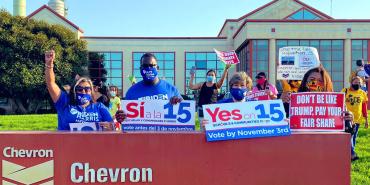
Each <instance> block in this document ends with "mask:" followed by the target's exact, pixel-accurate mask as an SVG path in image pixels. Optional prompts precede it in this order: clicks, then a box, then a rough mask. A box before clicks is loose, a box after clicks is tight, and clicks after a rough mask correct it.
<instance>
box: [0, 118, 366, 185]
mask: <svg viewBox="0 0 370 185" xmlns="http://www.w3.org/2000/svg"><path fill="white" fill-rule="evenodd" d="M197 127H199V122H197ZM56 128H57V115H56V114H39V115H10V116H0V130H43V131H45V130H51V131H54V130H56ZM356 152H357V154H358V155H359V156H360V159H359V160H357V161H355V162H353V163H352V174H351V175H352V177H351V178H352V184H353V185H365V184H370V128H369V129H368V130H365V129H364V128H363V127H361V128H360V131H359V137H358V139H357V145H356ZM338 178H340V177H338Z"/></svg>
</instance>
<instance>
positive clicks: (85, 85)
mask: <svg viewBox="0 0 370 185" xmlns="http://www.w3.org/2000/svg"><path fill="white" fill-rule="evenodd" d="M54 60H55V52H54V50H51V51H48V52H46V53H45V80H46V85H47V88H48V91H49V94H50V96H51V99H52V100H53V102H54V103H55V108H56V110H57V112H58V130H64V131H65V130H71V127H70V125H71V124H80V125H82V123H94V125H95V123H98V126H99V127H101V128H102V130H113V129H114V128H113V123H112V121H113V120H112V117H111V116H110V114H109V111H108V109H107V108H106V107H105V106H104V105H103V104H102V103H94V102H93V99H92V95H93V92H92V88H93V84H92V82H91V80H90V79H88V78H84V77H81V78H79V79H78V80H77V81H76V83H75V84H74V85H72V86H71V90H70V93H69V95H68V94H67V93H66V92H64V91H61V89H60V88H59V87H58V85H57V84H56V83H55V74H54V71H53V69H54ZM95 127H96V126H95ZM95 129H96V130H97V128H95ZM89 130H90V129H89ZM92 130H93V129H92Z"/></svg>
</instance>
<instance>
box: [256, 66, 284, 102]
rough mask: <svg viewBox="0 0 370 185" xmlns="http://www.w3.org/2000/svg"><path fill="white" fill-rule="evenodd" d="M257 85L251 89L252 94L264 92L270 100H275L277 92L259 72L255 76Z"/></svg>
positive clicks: (263, 74)
mask: <svg viewBox="0 0 370 185" xmlns="http://www.w3.org/2000/svg"><path fill="white" fill-rule="evenodd" d="M256 82H257V85H256V86H254V87H253V90H252V92H257V91H265V92H266V94H267V95H268V98H269V99H270V100H273V99H276V98H277V94H278V91H277V89H276V87H275V86H274V85H272V84H270V83H269V82H268V80H267V78H266V74H265V73H264V72H259V73H258V74H257V76H256Z"/></svg>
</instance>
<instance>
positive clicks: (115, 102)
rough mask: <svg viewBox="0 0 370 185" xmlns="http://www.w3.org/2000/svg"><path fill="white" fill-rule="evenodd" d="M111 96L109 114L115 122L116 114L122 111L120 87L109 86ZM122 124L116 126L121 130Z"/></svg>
mask: <svg viewBox="0 0 370 185" xmlns="http://www.w3.org/2000/svg"><path fill="white" fill-rule="evenodd" d="M109 95H110V101H109V102H110V103H109V112H110V115H111V116H112V118H113V120H114V119H115V117H114V115H115V114H116V112H117V110H121V99H120V98H119V95H118V87H117V86H109ZM120 126H121V125H120V124H116V128H118V129H120Z"/></svg>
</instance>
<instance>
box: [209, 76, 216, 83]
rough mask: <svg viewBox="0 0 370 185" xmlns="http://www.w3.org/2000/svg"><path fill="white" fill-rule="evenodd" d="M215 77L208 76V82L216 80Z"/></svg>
mask: <svg viewBox="0 0 370 185" xmlns="http://www.w3.org/2000/svg"><path fill="white" fill-rule="evenodd" d="M215 80H216V79H215V77H214V76H207V82H213V83H214V82H215Z"/></svg>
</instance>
